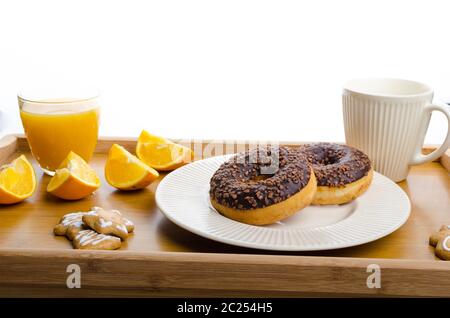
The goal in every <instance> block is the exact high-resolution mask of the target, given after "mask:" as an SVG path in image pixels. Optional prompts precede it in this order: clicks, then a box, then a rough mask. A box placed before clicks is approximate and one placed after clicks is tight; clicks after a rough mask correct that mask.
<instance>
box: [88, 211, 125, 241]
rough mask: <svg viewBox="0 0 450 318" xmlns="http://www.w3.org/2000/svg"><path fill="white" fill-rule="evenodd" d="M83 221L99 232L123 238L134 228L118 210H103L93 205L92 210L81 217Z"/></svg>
mask: <svg viewBox="0 0 450 318" xmlns="http://www.w3.org/2000/svg"><path fill="white" fill-rule="evenodd" d="M82 220H83V222H84V223H85V224H86V225H87V226H89V227H90V228H91V229H93V230H94V231H96V232H97V233H100V234H106V235H114V236H118V237H120V238H121V239H122V240H125V239H126V238H127V237H128V233H129V232H132V231H133V230H134V224H133V223H132V222H131V221H130V220H128V219H126V218H125V217H123V215H122V214H121V213H120V212H119V211H118V210H105V209H102V208H99V207H94V208H93V211H91V212H88V213H86V214H85V215H83V217H82Z"/></svg>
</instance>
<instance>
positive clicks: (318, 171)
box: [299, 142, 371, 187]
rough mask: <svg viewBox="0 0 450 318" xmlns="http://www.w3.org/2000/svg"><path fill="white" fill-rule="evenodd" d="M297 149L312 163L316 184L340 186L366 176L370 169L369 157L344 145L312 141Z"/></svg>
mask: <svg viewBox="0 0 450 318" xmlns="http://www.w3.org/2000/svg"><path fill="white" fill-rule="evenodd" d="M299 151H300V152H302V153H303V154H305V156H306V158H307V160H308V161H309V162H310V163H311V164H312V166H313V169H314V173H315V175H316V179H317V185H318V186H328V187H340V186H345V185H346V184H349V183H352V182H355V181H357V180H359V179H361V178H362V177H364V176H366V175H367V173H368V172H369V171H370V169H371V163H370V159H369V157H368V156H367V155H366V154H365V153H363V152H362V151H360V150H358V149H356V148H353V147H349V146H346V145H339V144H333V143H325V142H321V143H313V144H307V145H302V146H301V147H300V148H299Z"/></svg>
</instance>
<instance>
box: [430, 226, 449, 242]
mask: <svg viewBox="0 0 450 318" xmlns="http://www.w3.org/2000/svg"><path fill="white" fill-rule="evenodd" d="M447 235H450V225H442V226H441V228H440V229H439V232H435V233H433V234H431V236H430V245H431V246H436V245H438V243H439V241H441V240H443V239H444V238H445V237H446V236H447Z"/></svg>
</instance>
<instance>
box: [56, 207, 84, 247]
mask: <svg viewBox="0 0 450 318" xmlns="http://www.w3.org/2000/svg"><path fill="white" fill-rule="evenodd" d="M85 214H86V212H74V213H69V214H66V215H64V216H63V217H62V218H61V220H59V223H58V224H56V226H55V228H54V229H53V232H54V233H55V235H65V236H67V238H68V239H69V240H73V238H74V237H75V235H77V234H78V232H80V231H82V230H85V229H86V226H85V224H84V223H83V215H85Z"/></svg>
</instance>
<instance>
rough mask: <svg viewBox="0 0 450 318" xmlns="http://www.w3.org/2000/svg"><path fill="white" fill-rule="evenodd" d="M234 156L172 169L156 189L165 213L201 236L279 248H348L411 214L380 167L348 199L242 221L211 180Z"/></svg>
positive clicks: (388, 229)
mask: <svg viewBox="0 0 450 318" xmlns="http://www.w3.org/2000/svg"><path fill="white" fill-rule="evenodd" d="M229 157H230V156H220V157H213V158H209V159H205V160H201V161H196V162H194V163H192V164H189V165H186V166H184V167H182V168H179V169H177V170H175V171H173V172H172V173H170V174H168V175H167V176H166V177H165V178H164V179H163V180H162V181H161V183H160V184H159V186H158V189H157V191H156V202H157V204H158V206H159V208H160V210H161V211H162V212H163V213H164V215H165V216H166V217H167V218H169V219H170V220H171V221H172V222H174V223H175V224H177V225H179V226H180V227H182V228H184V229H186V230H188V231H191V232H192V233H195V234H198V235H200V236H203V237H206V238H209V239H212V240H215V241H219V242H223V243H228V244H232V245H238V246H244V247H250V248H257V249H265V250H279V251H314V250H329V249H336V248H344V247H349V246H355V245H360V244H364V243H368V242H371V241H374V240H377V239H379V238H382V237H384V236H386V235H388V234H390V233H392V232H394V231H395V230H396V229H398V228H399V227H400V226H402V225H403V224H404V223H405V222H406V220H407V219H408V217H409V213H410V210H411V205H410V202H409V199H408V197H407V196H406V194H405V193H404V192H403V190H402V189H400V187H399V186H397V185H396V184H395V183H394V182H392V181H391V180H389V179H388V178H386V177H384V176H383V175H381V174H379V173H375V174H374V178H373V181H372V185H371V186H370V187H369V189H368V190H367V191H366V192H365V193H364V194H363V195H362V196H360V197H359V198H358V199H356V200H354V201H353V202H350V203H348V204H344V205H334V206H309V207H306V208H305V209H303V210H302V211H300V212H298V213H296V214H295V215H293V216H291V217H289V218H287V219H285V220H283V221H281V222H278V223H275V224H271V225H268V226H254V225H248V224H244V223H240V222H237V221H234V220H231V219H228V218H226V217H224V216H222V215H220V214H219V213H218V212H217V211H216V210H215V209H214V208H213V207H212V206H211V204H210V201H209V193H208V191H209V180H210V179H211V177H212V175H213V174H214V172H215V171H216V170H217V169H218V168H219V166H220V165H221V164H222V163H223V162H224V161H225V160H226V159H228V158H229Z"/></svg>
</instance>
